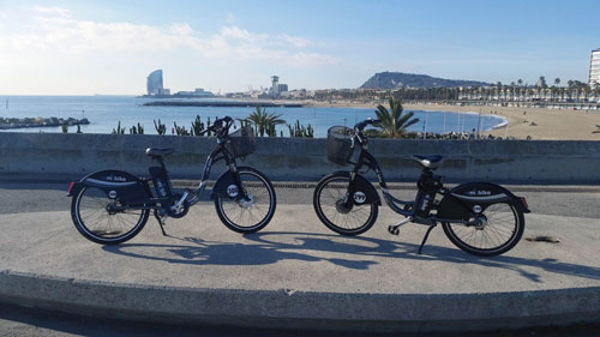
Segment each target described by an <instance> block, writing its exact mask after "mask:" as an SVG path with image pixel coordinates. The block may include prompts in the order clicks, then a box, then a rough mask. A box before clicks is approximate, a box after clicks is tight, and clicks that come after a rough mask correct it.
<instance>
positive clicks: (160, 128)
mask: <svg viewBox="0 0 600 337" xmlns="http://www.w3.org/2000/svg"><path fill="white" fill-rule="evenodd" d="M154 128H156V132H157V133H158V134H159V135H164V134H165V133H167V126H166V125H164V124H162V123H161V122H160V118H159V119H158V124H157V123H156V121H155V120H154Z"/></svg>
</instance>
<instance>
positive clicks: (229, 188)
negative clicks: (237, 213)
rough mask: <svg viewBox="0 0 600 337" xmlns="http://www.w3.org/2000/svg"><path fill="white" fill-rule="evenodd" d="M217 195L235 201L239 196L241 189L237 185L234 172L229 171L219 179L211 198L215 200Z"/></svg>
mask: <svg viewBox="0 0 600 337" xmlns="http://www.w3.org/2000/svg"><path fill="white" fill-rule="evenodd" d="M215 195H217V196H219V197H221V198H227V199H235V198H236V197H237V196H238V195H239V188H238V186H237V184H236V183H235V176H234V175H233V172H231V171H229V170H227V171H225V172H223V173H222V174H221V175H220V176H219V178H217V181H215V186H214V187H213V189H212V193H211V197H213V198H214V196H215Z"/></svg>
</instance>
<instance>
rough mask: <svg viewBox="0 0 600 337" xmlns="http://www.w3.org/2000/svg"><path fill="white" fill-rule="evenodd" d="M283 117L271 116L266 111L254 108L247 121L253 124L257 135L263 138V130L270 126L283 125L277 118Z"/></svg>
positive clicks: (281, 120) (282, 121)
mask: <svg viewBox="0 0 600 337" xmlns="http://www.w3.org/2000/svg"><path fill="white" fill-rule="evenodd" d="M281 116H283V115H282V114H272V113H267V109H262V111H261V110H260V107H258V106H257V107H256V111H255V112H253V113H251V114H250V116H248V118H246V120H247V121H249V122H251V123H253V124H254V125H255V126H256V128H257V131H258V134H259V135H260V136H261V137H263V136H264V135H265V129H267V128H269V127H270V126H275V125H278V124H285V121H284V120H283V119H279V117H281Z"/></svg>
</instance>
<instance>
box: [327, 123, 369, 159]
mask: <svg viewBox="0 0 600 337" xmlns="http://www.w3.org/2000/svg"><path fill="white" fill-rule="evenodd" d="M353 135H354V131H353V130H352V129H351V128H347V127H345V126H332V127H330V128H329V130H327V159H328V160H329V161H331V162H334V163H336V164H338V165H346V164H347V163H351V164H356V163H357V161H358V155H360V151H361V147H360V146H354V144H353V142H352V136H353ZM357 154H358V155H357Z"/></svg>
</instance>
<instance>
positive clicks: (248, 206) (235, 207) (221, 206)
mask: <svg viewBox="0 0 600 337" xmlns="http://www.w3.org/2000/svg"><path fill="white" fill-rule="evenodd" d="M238 174H239V175H240V181H241V182H242V187H243V189H244V190H245V191H246V194H247V196H248V199H245V198H243V197H238V198H234V199H229V198H224V197H222V196H217V195H215V208H216V210H217V215H218V216H219V219H221V221H222V222H223V224H224V225H225V226H227V228H229V229H231V230H232V231H235V232H238V233H254V232H257V231H259V230H261V229H263V228H264V227H265V226H266V225H267V224H269V222H270V221H271V219H272V218H273V214H275V206H276V205H277V198H276V196H275V189H274V188H273V185H272V184H271V181H269V179H268V178H267V177H266V176H265V175H264V174H262V173H261V172H259V171H258V170H255V169H253V168H251V167H240V168H238Z"/></svg>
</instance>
